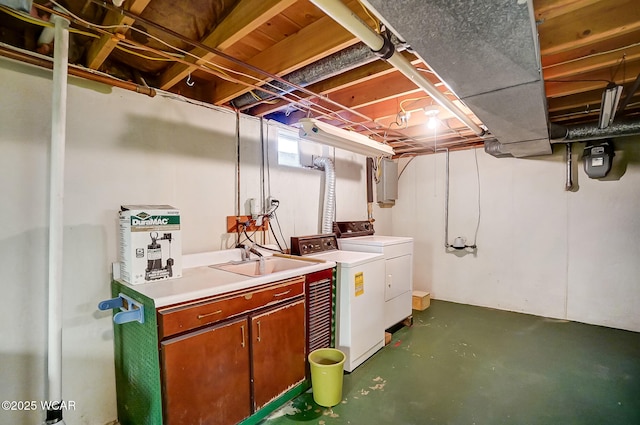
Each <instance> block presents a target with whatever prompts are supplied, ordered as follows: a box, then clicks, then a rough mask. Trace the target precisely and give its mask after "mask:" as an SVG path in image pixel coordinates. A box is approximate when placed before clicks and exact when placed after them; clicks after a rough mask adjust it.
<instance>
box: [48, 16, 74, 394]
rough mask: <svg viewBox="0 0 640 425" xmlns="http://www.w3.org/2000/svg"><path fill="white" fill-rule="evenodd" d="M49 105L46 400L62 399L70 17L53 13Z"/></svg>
mask: <svg viewBox="0 0 640 425" xmlns="http://www.w3.org/2000/svg"><path fill="white" fill-rule="evenodd" d="M52 21H54V22H55V44H54V53H53V99H52V107H51V157H50V170H49V173H50V176H49V180H50V186H49V291H48V307H49V308H48V326H47V328H48V332H47V382H46V395H47V400H49V401H61V400H62V260H63V258H62V249H63V243H62V236H63V230H64V222H63V197H64V151H65V138H66V119H67V69H68V68H67V67H68V62H69V21H67V20H66V19H63V18H60V17H58V16H56V15H53V16H52Z"/></svg>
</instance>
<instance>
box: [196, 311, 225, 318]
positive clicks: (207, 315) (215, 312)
mask: <svg viewBox="0 0 640 425" xmlns="http://www.w3.org/2000/svg"><path fill="white" fill-rule="evenodd" d="M220 313H222V310H218V311H214V312H212V313H207V314H198V319H204V318H205V317H209V316H214V315H216V314H220Z"/></svg>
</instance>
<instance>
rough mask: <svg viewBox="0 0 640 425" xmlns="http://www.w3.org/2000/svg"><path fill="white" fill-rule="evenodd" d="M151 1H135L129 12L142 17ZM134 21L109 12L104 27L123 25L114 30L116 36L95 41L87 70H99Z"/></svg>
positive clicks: (102, 37)
mask: <svg viewBox="0 0 640 425" xmlns="http://www.w3.org/2000/svg"><path fill="white" fill-rule="evenodd" d="M150 2H151V0H134V1H132V2H131V3H130V6H129V9H128V10H129V12H131V13H134V14H136V15H140V14H141V13H142V11H143V10H144V9H145V8H146V7H147V6H148V5H149V3H150ZM134 22H135V21H134V19H133V18H130V17H127V16H125V15H123V14H121V13H118V12H115V11H112V10H110V11H108V12H107V15H106V16H105V18H104V21H103V22H102V25H107V26H111V25H122V27H120V28H116V29H115V30H114V35H112V36H111V35H107V34H104V35H102V36H101V37H100V38H98V39H96V40H94V41H93V42H92V43H91V46H89V50H88V51H87V61H86V63H87V68H91V69H98V68H100V66H101V65H102V64H103V63H104V61H105V60H106V59H107V57H109V55H110V54H111V52H112V51H113V49H115V47H116V45H117V44H118V42H119V41H120V38H119V35H120V36H123V35H124V33H126V32H127V31H128V28H127V27H126V26H129V25H132V24H133V23H134Z"/></svg>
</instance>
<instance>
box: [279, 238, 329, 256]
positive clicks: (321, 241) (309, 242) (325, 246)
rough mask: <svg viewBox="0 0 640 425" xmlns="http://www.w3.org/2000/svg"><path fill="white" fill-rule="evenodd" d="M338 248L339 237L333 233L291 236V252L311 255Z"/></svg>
mask: <svg viewBox="0 0 640 425" xmlns="http://www.w3.org/2000/svg"><path fill="white" fill-rule="evenodd" d="M337 249H338V239H337V238H336V235H335V234H333V233H330V234H326V235H312V236H293V237H291V254H293V255H310V254H318V253H320V252H327V251H335V250H337Z"/></svg>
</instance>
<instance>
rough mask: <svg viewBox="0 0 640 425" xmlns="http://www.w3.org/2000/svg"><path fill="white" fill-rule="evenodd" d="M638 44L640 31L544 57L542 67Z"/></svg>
mask: <svg viewBox="0 0 640 425" xmlns="http://www.w3.org/2000/svg"><path fill="white" fill-rule="evenodd" d="M638 42H640V30H637V31H632V32H630V33H628V34H622V35H620V36H617V37H613V38H609V39H606V40H601V41H598V42H594V43H592V44H587V45H584V46H580V47H577V48H575V49H571V50H567V51H563V52H560V53H556V54H553V55H548V56H544V57H542V66H543V68H546V67H550V66H554V65H558V64H562V63H565V62H571V61H573V60H576V59H581V58H587V57H591V56H599V55H602V54H607V53H611V52H617V51H621V50H624V49H626V48H628V47H633V46H635V45H636V44H638Z"/></svg>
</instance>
